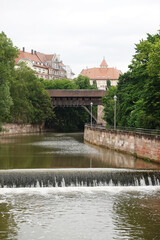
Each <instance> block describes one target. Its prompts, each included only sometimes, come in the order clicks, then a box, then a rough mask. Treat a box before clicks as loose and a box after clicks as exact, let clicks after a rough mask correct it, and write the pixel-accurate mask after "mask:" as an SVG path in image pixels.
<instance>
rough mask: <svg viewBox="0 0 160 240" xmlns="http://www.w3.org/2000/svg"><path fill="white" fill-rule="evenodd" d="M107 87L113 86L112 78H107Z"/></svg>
mask: <svg viewBox="0 0 160 240" xmlns="http://www.w3.org/2000/svg"><path fill="white" fill-rule="evenodd" d="M106 86H107V87H106V89H109V88H110V86H111V80H110V79H107V84H106Z"/></svg>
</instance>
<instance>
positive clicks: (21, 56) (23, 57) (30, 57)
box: [15, 51, 47, 68]
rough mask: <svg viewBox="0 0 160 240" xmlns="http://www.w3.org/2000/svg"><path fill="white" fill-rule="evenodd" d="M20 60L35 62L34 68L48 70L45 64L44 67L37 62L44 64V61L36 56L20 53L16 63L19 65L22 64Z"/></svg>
mask: <svg viewBox="0 0 160 240" xmlns="http://www.w3.org/2000/svg"><path fill="white" fill-rule="evenodd" d="M20 60H30V61H34V63H33V66H36V67H41V68H47V67H46V66H45V65H44V64H43V65H39V64H37V62H38V63H42V61H41V60H40V58H39V57H38V56H37V55H36V54H32V53H29V52H23V51H19V56H18V58H16V59H15V63H16V64H18V63H19V62H20Z"/></svg>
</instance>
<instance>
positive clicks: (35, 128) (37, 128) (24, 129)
mask: <svg viewBox="0 0 160 240" xmlns="http://www.w3.org/2000/svg"><path fill="white" fill-rule="evenodd" d="M2 129H3V130H2V132H0V135H2V136H4V135H11V134H23V133H36V132H41V131H43V129H44V126H43V124H42V125H39V124H34V125H33V124H12V123H11V124H10V123H7V124H4V125H3V126H2Z"/></svg>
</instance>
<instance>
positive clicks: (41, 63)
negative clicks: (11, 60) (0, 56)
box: [15, 48, 74, 79]
mask: <svg viewBox="0 0 160 240" xmlns="http://www.w3.org/2000/svg"><path fill="white" fill-rule="evenodd" d="M15 61H16V64H18V63H20V62H22V61H23V62H25V63H26V64H27V66H28V67H30V68H31V69H33V70H34V71H35V74H36V76H37V77H39V78H43V79H53V78H54V79H62V78H68V79H72V78H73V76H74V73H73V72H72V70H71V68H70V67H69V66H68V65H67V66H66V65H64V64H63V62H62V61H61V60H60V55H57V54H56V53H55V54H44V53H40V52H36V51H33V50H31V53H29V52H25V48H23V51H20V54H19V56H18V58H16V59H15Z"/></svg>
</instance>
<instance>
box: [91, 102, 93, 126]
mask: <svg viewBox="0 0 160 240" xmlns="http://www.w3.org/2000/svg"><path fill="white" fill-rule="evenodd" d="M92 106H93V103H92V102H91V127H92Z"/></svg>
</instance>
